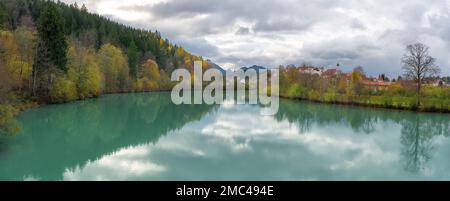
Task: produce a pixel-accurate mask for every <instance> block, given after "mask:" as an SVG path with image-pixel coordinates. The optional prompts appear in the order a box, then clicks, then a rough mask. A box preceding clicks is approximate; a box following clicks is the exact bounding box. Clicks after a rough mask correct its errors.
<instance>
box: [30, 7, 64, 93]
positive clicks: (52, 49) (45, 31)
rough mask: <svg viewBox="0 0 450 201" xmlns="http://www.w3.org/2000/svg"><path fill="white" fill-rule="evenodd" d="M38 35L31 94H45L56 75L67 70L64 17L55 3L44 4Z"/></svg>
mask: <svg viewBox="0 0 450 201" xmlns="http://www.w3.org/2000/svg"><path fill="white" fill-rule="evenodd" d="M38 35H39V43H38V47H37V53H36V55H37V56H36V61H35V64H34V66H33V94H34V95H38V96H47V95H48V93H49V91H50V89H51V87H52V84H53V82H54V80H55V77H56V75H57V74H58V73H59V72H62V73H66V72H67V70H68V68H67V65H66V64H67V41H66V38H65V35H64V19H63V17H62V15H61V14H60V13H59V11H58V8H57V7H56V5H54V4H52V3H47V4H46V5H45V7H44V9H43V11H42V12H41V15H40V17H39V20H38Z"/></svg>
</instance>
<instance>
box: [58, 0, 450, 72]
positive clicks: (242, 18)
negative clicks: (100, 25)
mask: <svg viewBox="0 0 450 201" xmlns="http://www.w3.org/2000/svg"><path fill="white" fill-rule="evenodd" d="M65 1H66V2H69V3H73V2H74V1H75V0H65ZM77 2H79V4H81V3H86V5H87V6H88V8H89V10H90V11H92V12H96V13H99V14H102V15H106V16H111V17H113V18H115V19H117V20H119V21H121V22H124V23H127V24H129V25H132V26H137V27H139V28H147V29H150V30H156V29H157V30H160V31H161V32H162V34H163V35H164V36H166V37H168V38H169V39H171V40H172V41H175V42H177V43H179V44H180V45H183V46H186V47H187V49H188V50H190V51H192V52H194V53H196V54H202V55H204V56H206V57H207V58H210V59H212V60H213V61H215V62H217V63H218V64H222V65H226V66H244V65H245V66H248V65H253V64H259V65H265V66H269V67H271V66H272V67H273V66H278V65H279V64H290V63H294V64H299V63H301V62H304V61H307V62H312V63H314V64H317V65H324V66H334V65H335V64H336V63H338V62H339V63H342V64H343V65H344V66H346V67H347V68H348V69H350V68H352V67H354V66H357V65H362V66H364V67H365V68H366V71H367V72H368V73H371V74H374V75H376V74H379V73H387V74H388V75H392V76H394V75H398V74H399V73H401V64H400V58H401V56H402V54H403V51H404V47H405V46H406V45H407V44H409V43H414V42H423V43H427V44H428V45H429V46H430V47H431V50H432V52H433V54H434V56H435V57H437V59H438V64H439V65H440V66H441V67H442V72H443V74H446V75H448V74H450V57H448V56H447V55H449V54H450V48H449V46H450V24H449V23H448V21H449V20H450V16H449V15H450V14H449V11H450V8H449V7H450V3H449V1H448V0H447V1H442V0H431V1H429V0H413V1H407V2H405V1H390V0H379V1H373V0H363V1H361V0H349V1H348V0H346V1H344V0H337V1H332V0H317V1H307V0H282V1H270V0H249V1H238V0H225V1H223V0H222V1H220V0H210V1H204V0H176V1H175V0H91V1H87V0H80V1H77ZM230 64H232V65H230Z"/></svg>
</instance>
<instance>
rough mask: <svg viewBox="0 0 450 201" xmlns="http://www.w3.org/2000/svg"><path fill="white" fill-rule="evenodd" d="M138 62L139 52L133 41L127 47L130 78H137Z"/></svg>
mask: <svg viewBox="0 0 450 201" xmlns="http://www.w3.org/2000/svg"><path fill="white" fill-rule="evenodd" d="M138 62H139V52H138V49H137V47H136V44H135V43H134V40H132V41H131V42H130V45H129V46H128V65H129V67H130V76H131V78H133V79H135V78H137V72H138Z"/></svg>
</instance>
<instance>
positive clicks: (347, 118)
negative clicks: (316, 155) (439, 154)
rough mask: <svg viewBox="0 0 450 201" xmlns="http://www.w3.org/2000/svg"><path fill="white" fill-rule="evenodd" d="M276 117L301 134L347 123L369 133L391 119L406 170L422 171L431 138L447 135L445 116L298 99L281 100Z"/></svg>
mask: <svg viewBox="0 0 450 201" xmlns="http://www.w3.org/2000/svg"><path fill="white" fill-rule="evenodd" d="M276 118H277V120H279V121H281V120H288V121H289V122H290V123H292V124H296V125H297V126H298V127H299V130H300V131H301V132H300V133H301V134H303V133H306V132H308V131H310V130H311V127H312V125H313V124H317V125H318V126H329V125H332V124H347V125H348V127H350V128H352V129H353V131H354V132H355V133H364V134H372V133H374V132H375V131H376V127H375V126H376V125H377V123H379V122H386V121H391V122H394V123H397V124H399V125H401V127H402V129H401V137H400V138H401V139H400V140H401V144H402V148H401V149H402V152H401V154H402V158H403V161H404V169H405V170H406V171H409V172H413V173H414V172H415V173H417V172H418V171H420V170H422V169H423V168H424V166H425V165H426V163H427V161H429V160H430V159H431V158H432V156H433V149H434V145H433V140H434V139H435V138H436V137H438V136H444V137H448V136H449V135H450V121H449V117H448V116H447V115H442V114H431V113H414V112H404V111H403V112H402V111H387V110H384V109H367V108H359V107H351V106H333V105H326V104H311V103H303V104H299V103H298V101H291V100H286V101H282V102H281V106H280V112H279V113H278V114H277V116H276Z"/></svg>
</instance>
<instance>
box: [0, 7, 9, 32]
mask: <svg viewBox="0 0 450 201" xmlns="http://www.w3.org/2000/svg"><path fill="white" fill-rule="evenodd" d="M6 18H7V15H6V8H5V5H4V4H3V2H0V29H4V28H5V26H6Z"/></svg>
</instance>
